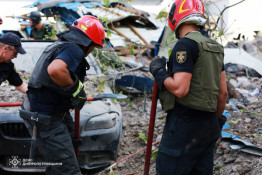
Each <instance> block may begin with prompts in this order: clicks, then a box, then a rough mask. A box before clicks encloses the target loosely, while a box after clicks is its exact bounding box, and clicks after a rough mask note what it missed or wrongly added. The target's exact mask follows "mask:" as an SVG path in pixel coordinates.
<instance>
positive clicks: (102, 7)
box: [98, 5, 125, 17]
mask: <svg viewBox="0 0 262 175" xmlns="http://www.w3.org/2000/svg"><path fill="white" fill-rule="evenodd" d="M98 7H99V8H101V9H103V10H105V11H107V12H110V13H113V14H115V15H117V16H121V17H125V16H124V15H121V14H120V13H117V12H115V11H114V10H110V9H108V8H106V7H104V6H102V5H99V6H98Z"/></svg>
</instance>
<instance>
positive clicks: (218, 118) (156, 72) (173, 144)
mask: <svg viewBox="0 0 262 175" xmlns="http://www.w3.org/2000/svg"><path fill="white" fill-rule="evenodd" d="M167 20H168V23H169V26H170V28H171V30H173V31H174V32H175V34H176V37H177V38H178V39H179V40H178V41H177V43H176V45H175V46H174V48H173V50H172V53H171V55H170V57H169V62H168V71H166V59H165V58H164V57H155V58H154V59H153V60H152V62H151V63H150V72H151V74H152V75H153V76H154V77H155V81H156V82H157V84H158V88H159V90H160V94H159V98H160V100H161V102H162V105H163V108H164V109H165V110H166V111H167V118H166V124H165V127H164V132H163V135H162V140H161V143H160V145H159V150H158V154H157V159H156V171H157V174H158V175H182V174H183V175H189V174H190V175H193V174H194V175H211V174H213V151H214V146H215V144H216V141H217V139H218V138H219V136H220V133H221V128H222V126H223V124H224V123H225V117H223V116H222V113H223V110H224V107H225V104H226V97H227V89H226V78H225V71H224V64H223V60H224V50H223V47H222V46H221V45H220V44H218V43H217V42H215V41H213V40H211V39H210V38H208V36H207V33H206V32H205V31H204V30H203V29H204V25H205V23H206V18H205V16H204V5H203V3H202V1H201V0H175V1H174V3H173V5H172V7H171V10H170V12H169V16H168V18H167Z"/></svg>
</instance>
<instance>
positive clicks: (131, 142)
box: [0, 72, 262, 175]
mask: <svg viewBox="0 0 262 175" xmlns="http://www.w3.org/2000/svg"><path fill="white" fill-rule="evenodd" d="M21 75H22V77H24V80H25V81H26V82H27V81H28V80H27V79H28V76H29V74H28V73H25V72H22V73H21ZM227 77H228V84H230V86H229V92H230V93H229V99H228V102H227V106H226V109H227V110H228V111H229V113H230V114H231V117H230V118H228V121H227V123H228V124H229V125H230V127H229V128H228V129H225V130H224V131H226V132H229V133H231V134H235V135H237V136H239V138H241V139H243V140H245V141H248V142H251V143H253V144H255V145H257V146H258V147H261V146H262V120H261V119H262V103H261V101H262V90H261V85H262V78H256V77H253V78H252V77H250V78H247V77H245V76H241V77H237V76H234V75H228V76H227ZM0 89H1V91H0V101H1V102H2V101H3V102H17V101H22V99H23V94H22V93H20V92H18V91H16V90H15V88H13V87H11V86H9V85H8V83H2V85H1V86H0ZM119 103H120V105H121V106H122V112H123V133H122V139H121V143H120V148H119V152H118V158H117V164H116V165H115V166H112V167H111V171H110V168H108V169H106V170H104V171H102V172H99V173H97V174H99V175H108V174H110V175H113V174H116V175H120V174H121V175H123V174H126V175H127V174H143V173H142V171H143V169H144V160H145V150H142V151H140V152H139V153H137V154H135V155H134V156H132V157H129V158H127V159H126V160H124V161H122V160H123V159H124V158H126V157H127V156H130V155H131V154H133V153H135V152H137V151H139V150H141V149H143V148H145V147H146V139H147V137H146V135H147V132H148V125H149V117H150V107H151V95H150V94H149V95H147V96H146V98H145V97H144V95H140V96H132V95H129V98H128V99H127V100H124V101H120V102H119ZM164 124H165V113H163V111H162V110H161V106H160V104H158V108H157V116H156V122H155V130H154V140H153V141H158V140H159V139H161V135H162V132H163V127H164ZM157 147H158V143H157V144H155V145H153V148H152V149H153V151H152V152H156V151H157ZM149 174H155V160H153V158H152V159H151V166H150V173H149ZM214 174H215V175H262V158H261V157H259V156H255V155H251V154H248V153H244V152H241V151H239V150H233V149H231V148H230V142H228V141H225V140H223V141H221V142H220V144H219V146H218V149H217V150H216V154H215V160H214Z"/></svg>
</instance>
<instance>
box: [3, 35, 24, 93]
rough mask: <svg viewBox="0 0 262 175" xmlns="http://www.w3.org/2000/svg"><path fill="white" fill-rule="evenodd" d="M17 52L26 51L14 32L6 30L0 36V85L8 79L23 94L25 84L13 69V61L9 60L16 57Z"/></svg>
mask: <svg viewBox="0 0 262 175" xmlns="http://www.w3.org/2000/svg"><path fill="white" fill-rule="evenodd" d="M18 53H20V54H25V53H26V52H25V50H24V49H23V47H22V45H21V40H20V38H19V37H18V36H17V35H16V34H14V33H11V32H8V33H6V34H4V35H3V36H1V37H0V85H1V83H2V82H4V81H6V80H8V82H9V84H11V85H13V86H15V87H16V89H17V90H19V91H20V92H22V93H24V94H25V93H26V91H27V84H26V83H24V82H23V80H22V79H21V78H20V76H19V74H18V73H17V72H16V70H15V67H14V63H13V62H12V61H11V60H12V59H14V58H16V57H17V54H18Z"/></svg>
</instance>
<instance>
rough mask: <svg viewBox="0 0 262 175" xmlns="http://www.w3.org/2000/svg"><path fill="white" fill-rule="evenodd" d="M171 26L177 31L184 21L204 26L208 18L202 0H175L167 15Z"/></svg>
mask: <svg viewBox="0 0 262 175" xmlns="http://www.w3.org/2000/svg"><path fill="white" fill-rule="evenodd" d="M167 20H168V24H169V27H170V28H171V30H172V31H176V30H177V29H178V27H179V26H180V25H181V24H182V23H189V24H196V25H199V26H204V25H205V23H206V18H205V15H204V5H203V2H202V1H201V0H175V1H174V3H173V5H172V7H171V9H170V12H169V14H168V17H167Z"/></svg>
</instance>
